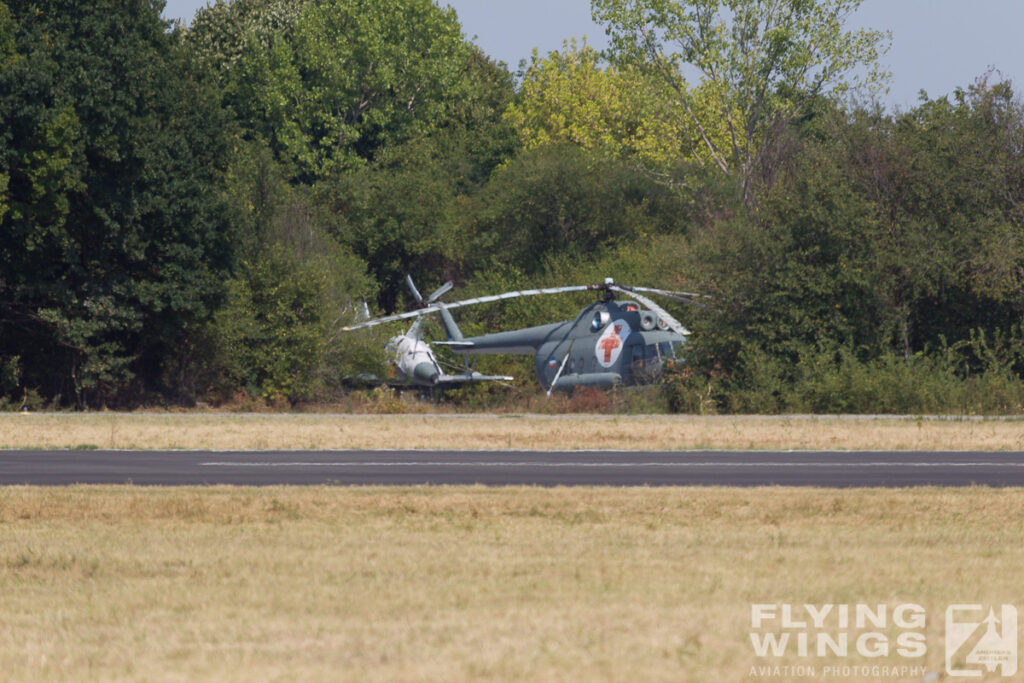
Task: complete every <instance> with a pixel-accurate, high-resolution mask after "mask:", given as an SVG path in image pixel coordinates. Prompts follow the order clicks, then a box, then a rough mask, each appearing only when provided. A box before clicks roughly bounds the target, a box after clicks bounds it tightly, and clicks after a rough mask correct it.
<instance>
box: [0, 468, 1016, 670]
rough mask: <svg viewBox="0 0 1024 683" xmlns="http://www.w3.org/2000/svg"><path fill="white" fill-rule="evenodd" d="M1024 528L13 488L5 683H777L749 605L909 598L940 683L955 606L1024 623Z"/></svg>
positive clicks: (839, 511)
mask: <svg viewBox="0 0 1024 683" xmlns="http://www.w3.org/2000/svg"><path fill="white" fill-rule="evenodd" d="M1022 518H1024V491H1022V490H1019V489H1015V490H989V489H967V490H962V491H950V490H943V489H915V490H898V491H892V492H890V491H879V490H846V491H824V490H804V491H799V492H796V491H795V490H793V489H778V488H775V489H771V488H769V489H687V488H675V489H571V490H569V489H547V490H545V489H530V488H508V489H484V488H441V489H438V488H411V489H381V488H307V489H301V488H271V489H238V488H228V487H218V488H208V489H173V490H172V489H160V488H151V489H143V488H132V487H72V488H60V489H43V488H24V487H16V488H4V489H0V524H2V525H3V534H2V535H0V589H2V593H0V594H2V596H3V599H2V600H0V662H3V667H4V668H3V673H2V674H0V677H2V678H5V679H10V680H124V679H131V680H140V679H144V680H196V679H217V680H239V681H241V680H245V681H250V680H351V681H395V680H399V681H402V680H444V681H459V680H498V681H521V680H554V681H560V680H561V681H582V680H612V681H656V680H666V681H669V680H670V681H739V680H771V681H784V680H791V677H788V676H781V677H772V678H770V679H758V678H756V677H754V678H751V677H749V672H750V667H751V666H752V665H755V664H759V663H764V660H758V659H757V658H756V657H755V655H754V653H753V650H752V646H751V644H750V640H749V631H750V628H749V626H750V609H751V607H750V606H751V603H755V602H759V603H765V602H768V603H776V602H778V603H805V602H807V603H815V604H823V603H850V604H856V603H868V604H872V605H874V604H876V603H885V604H888V605H896V604H899V603H901V602H907V601H909V602H914V603H918V604H920V605H922V606H924V607H925V608H926V609H927V610H928V622H927V625H926V628H925V629H924V630H925V632H926V633H927V645H928V653H927V655H926V656H925V657H924V658H923V659H916V660H913V661H912V662H911V663H913V664H914V665H917V666H925V667H927V670H928V671H941V670H942V668H943V659H942V658H943V652H942V646H941V643H942V628H943V627H942V614H943V610H944V609H945V606H946V605H948V604H949V603H951V602H975V601H977V602H988V603H994V604H997V605H998V604H1000V603H1013V604H1016V605H1018V606H1024V584H1022V583H1021V581H1020V576H1021V574H1020V571H1021V567H1022V566H1024V527H1022V526H1021V525H1020V524H1019V523H1016V520H1020V519H1022ZM1008 521H1013V523H1007V522H1008ZM770 661H771V663H778V664H786V663H790V664H793V663H796V660H795V659H782V660H770ZM825 661H831V663H836V661H835V660H825ZM901 661H902V662H903V663H906V661H907V660H896V661H895V663H900V662H901ZM804 663H807V661H806V660H805V661H804ZM822 663H823V662H821V661H819V662H818V666H819V667H820V666H821V664H822ZM840 663H849V664H856V663H861V664H863V663H865V660H863V659H858V658H857V657H853V656H851V657H850V659H849V660H846V661H843V662H840ZM868 663H894V660H891V659H883V660H881V661H878V660H871V661H869V662H868ZM814 680H818V678H815V679H814ZM847 680H851V679H847ZM852 680H865V678H864V677H856V678H854V679H852ZM867 680H871V678H870V677H868V678H867ZM883 680H892V679H890V678H883ZM915 680H917V679H915Z"/></svg>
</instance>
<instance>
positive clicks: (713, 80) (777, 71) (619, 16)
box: [591, 0, 887, 197]
mask: <svg viewBox="0 0 1024 683" xmlns="http://www.w3.org/2000/svg"><path fill="white" fill-rule="evenodd" d="M860 3H861V0H785V1H784V2H777V3H763V2H757V1H756V0H640V1H632V0H592V2H591V6H592V8H593V11H594V18H595V20H597V21H599V22H601V23H603V24H605V25H606V30H607V32H608V33H609V35H610V36H611V41H612V47H611V49H610V53H611V55H612V58H613V61H614V62H616V63H619V64H624V65H633V66H636V67H638V68H643V69H646V70H647V71H648V72H650V73H652V74H654V75H656V76H657V77H659V78H660V79H661V80H662V81H663V82H664V83H665V84H666V85H667V86H668V87H671V88H672V89H674V90H675V92H676V94H677V102H678V105H677V107H678V108H679V109H680V111H679V118H680V119H682V120H684V121H686V123H687V125H688V126H692V127H693V128H694V129H696V133H697V135H698V136H699V138H700V139H701V141H702V142H703V145H704V147H705V149H706V151H707V153H708V155H709V156H710V157H711V158H712V159H713V160H714V162H715V164H717V166H718V167H719V168H721V170H722V171H724V172H727V173H729V172H736V171H738V172H740V175H741V177H742V178H743V179H744V196H745V197H746V196H747V195H746V191H747V189H748V188H747V180H748V179H749V177H750V173H751V170H752V168H753V164H754V159H755V157H756V155H757V151H758V149H759V147H760V145H761V144H762V143H763V141H764V137H765V134H766V132H767V131H768V130H769V126H770V125H771V124H772V123H773V122H775V121H776V120H779V119H786V118H789V117H791V116H793V115H795V114H799V113H800V112H801V111H802V109H803V108H804V107H805V106H806V104H807V103H808V102H811V101H813V99H814V98H817V97H819V96H823V95H824V96H828V97H834V96H836V95H839V94H841V93H843V92H844V91H845V90H847V89H848V88H850V87H851V86H858V85H866V86H877V85H878V84H879V83H880V82H881V81H882V80H883V79H884V77H885V74H884V73H882V72H881V70H880V68H879V66H878V61H877V60H878V57H879V55H880V54H881V53H884V52H885V50H886V49H887V47H886V45H885V41H886V38H887V35H886V34H883V33H881V32H878V31H871V30H867V29H861V30H859V31H845V30H844V28H843V21H844V20H845V18H846V17H847V16H848V15H849V14H850V13H852V12H853V11H854V10H856V9H857V7H858V6H859V5H860ZM684 67H688V68H690V69H693V70H695V71H696V72H697V73H698V74H699V79H700V88H698V89H697V91H696V92H699V93H702V94H704V96H705V99H704V101H701V98H699V97H695V96H693V95H691V93H690V92H689V91H688V88H687V83H686V80H685V76H684V71H683V69H684ZM858 67H866V73H867V75H866V76H864V77H861V76H858V75H857V74H858V72H857V71H856V69H857V68H858ZM708 104H710V106H708ZM722 121H724V122H725V123H726V124H727V127H728V130H729V135H728V136H724V137H723V136H717V135H715V134H714V131H716V130H718V129H719V126H720V123H721V122H722Z"/></svg>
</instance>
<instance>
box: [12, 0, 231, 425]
mask: <svg viewBox="0 0 1024 683" xmlns="http://www.w3.org/2000/svg"><path fill="white" fill-rule="evenodd" d="M8 7H9V8H10V17H11V20H12V21H13V22H14V24H15V26H16V28H15V29H14V32H13V46H14V53H13V55H12V56H9V57H8V58H7V59H6V61H5V63H4V68H3V70H2V73H0V119H2V120H3V126H2V127H0V131H2V133H0V141H2V144H0V172H2V173H3V174H5V175H6V176H7V178H9V180H8V182H7V188H6V193H5V201H4V204H5V206H6V212H5V213H4V214H3V216H2V220H0V262H2V263H3V264H4V271H3V274H2V275H0V337H2V341H0V345H2V346H3V347H4V348H3V350H2V351H3V355H5V356H6V355H8V354H15V355H20V357H21V368H22V382H23V384H24V385H25V386H27V387H39V388H41V389H42V391H43V393H44V394H46V395H48V396H63V397H65V398H67V397H72V398H74V399H75V400H76V402H77V403H78V405H92V404H96V403H99V402H102V401H106V400H110V399H112V398H115V397H117V396H119V395H120V396H124V395H125V394H124V390H125V389H126V388H128V387H129V386H131V387H134V388H135V389H137V390H139V391H148V390H154V389H157V390H158V389H161V386H160V383H161V377H162V376H163V373H164V371H165V370H166V365H167V363H168V359H169V358H170V357H171V356H173V354H174V352H175V350H176V349H177V348H179V347H180V346H181V344H182V341H183V339H184V338H185V337H187V336H188V334H189V330H191V329H192V328H193V327H194V325H195V324H196V323H198V322H200V321H202V320H203V319H205V318H207V317H208V316H209V315H210V313H211V311H212V308H213V307H215V306H216V305H217V304H218V302H219V300H220V297H221V295H222V293H223V284H222V281H223V275H224V272H225V270H226V268H227V266H228V264H229V260H230V248H229V242H228V232H229V214H228V212H227V210H226V206H225V204H224V202H223V199H222V196H221V194H220V190H221V188H222V187H223V177H224V176H223V174H224V168H225V159H226V158H227V156H228V155H227V140H228V138H227V136H226V135H225V128H226V120H225V118H224V116H223V115H222V113H221V111H220V108H219V105H218V101H217V99H216V97H215V96H214V95H213V93H211V92H210V91H209V90H208V89H206V88H204V87H203V86H201V85H200V84H198V83H197V82H196V81H195V80H194V79H193V78H192V77H191V76H190V71H189V69H188V68H187V63H186V61H185V60H184V58H183V55H182V54H181V53H180V52H179V51H178V50H176V48H175V46H174V41H175V38H174V37H173V35H172V34H171V33H169V31H168V30H169V28H170V26H169V24H168V23H167V22H164V21H163V20H162V19H161V18H160V7H158V6H157V4H155V3H153V2H149V1H148V0H131V1H129V2H113V1H112V0H111V1H101V2H96V3H90V4H88V5H87V6H83V5H79V4H76V3H71V2H62V1H59V0H53V1H51V2H45V3H36V2H21V1H19V2H12V3H9V5H8ZM7 42H8V44H10V41H7ZM133 380H134V381H133Z"/></svg>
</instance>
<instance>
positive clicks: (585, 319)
mask: <svg viewBox="0 0 1024 683" xmlns="http://www.w3.org/2000/svg"><path fill="white" fill-rule="evenodd" d="M441 308H442V310H441V317H442V321H443V323H444V327H445V330H446V332H447V333H448V337H449V341H448V342H447V344H446V345H447V346H449V347H450V348H451V350H452V351H454V352H456V353H466V354H523V355H531V356H534V357H535V360H534V369H535V370H536V372H537V379H538V380H539V381H540V383H541V385H542V386H543V387H544V389H546V390H550V389H551V388H552V384H553V383H554V389H555V390H559V391H571V390H572V389H575V388H577V387H599V388H608V387H612V386H615V385H617V384H644V383H646V382H649V381H650V380H651V379H652V378H653V377H654V376H656V375H657V374H658V373H659V372H660V371H661V369H662V368H663V366H664V364H665V363H666V362H667V361H671V360H674V359H675V357H676V350H677V349H678V347H679V346H680V345H681V344H683V343H684V342H685V341H686V338H685V337H684V336H683V335H681V334H679V333H677V332H674V331H672V330H670V329H668V328H667V326H666V325H665V323H664V322H662V321H661V320H660V319H659V317H658V315H657V314H656V313H654V312H653V311H649V310H644V309H643V308H641V307H640V305H639V304H637V303H635V302H633V301H628V300H625V301H617V300H611V299H609V300H604V301H598V302H595V303H593V304H591V305H589V306H587V307H586V308H585V309H583V311H582V312H581V313H580V314H579V315H578V316H577V317H576V319H575V320H567V321H564V322H559V323H550V324H547V325H538V326H537V327H527V328H523V329H520V330H512V331H509V332H497V333H493V334H485V335H481V336H477V337H462V335H461V333H460V332H459V330H458V327H457V326H456V325H455V323H454V321H453V320H452V318H451V314H450V313H449V312H448V311H447V310H444V308H443V305H442V307H441Z"/></svg>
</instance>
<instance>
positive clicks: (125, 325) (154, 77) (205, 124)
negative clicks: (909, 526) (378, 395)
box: [0, 0, 1024, 412]
mask: <svg viewBox="0 0 1024 683" xmlns="http://www.w3.org/2000/svg"><path fill="white" fill-rule="evenodd" d="M858 5H859V0H779V1H778V2H771V3H765V2H759V1H757V0H629V1H627V0H594V1H593V4H592V9H593V12H594V16H595V17H596V18H597V20H598V21H600V22H601V23H602V24H603V25H604V26H605V27H606V28H607V30H608V31H609V34H610V35H611V38H612V40H611V45H610V47H609V49H608V50H606V51H604V52H603V53H598V52H597V51H596V50H594V49H593V48H592V47H590V46H588V45H586V44H585V43H582V44H576V43H574V42H567V43H566V44H565V45H564V46H563V48H562V49H561V50H560V51H556V52H552V53H550V54H547V55H543V56H541V55H540V54H537V53H535V54H534V56H533V59H532V61H531V62H530V63H529V65H528V66H527V68H526V69H525V70H524V71H523V73H522V74H521V76H522V78H521V79H519V80H517V79H516V77H515V76H513V74H511V73H509V71H508V69H507V68H506V66H505V65H503V64H501V63H497V62H495V61H494V60H492V59H491V58H489V57H488V56H487V55H486V54H485V53H484V52H483V51H482V50H481V49H480V48H479V47H477V46H475V45H473V44H472V43H471V42H470V41H468V40H466V38H465V37H464V35H463V32H462V28H461V26H460V24H459V20H458V17H457V16H456V15H455V13H454V12H453V11H452V10H451V9H450V8H444V9H442V8H441V7H440V6H439V4H438V3H435V2H431V1H430V0H396V1H395V2H389V3H372V2H367V1H366V0H233V1H230V2H229V1H225V0H217V1H216V2H214V3H213V4H212V5H210V6H208V7H206V8H204V9H202V10H200V11H199V12H198V13H197V15H196V17H195V19H194V21H193V22H191V24H190V26H189V27H188V28H185V27H182V26H178V25H176V24H172V23H170V22H166V21H163V20H162V19H161V18H160V10H161V3H159V2H156V1H154V0H122V1H120V2H113V0H99V1H98V2H95V3H91V4H88V5H81V4H75V3H71V2H68V1H67V0H12V1H10V2H6V3H5V2H0V117H2V120H3V125H2V126H0V409H3V408H6V409H11V408H17V407H19V406H30V407H38V406H42V405H53V406H75V407H78V408H93V407H102V406H120V407H134V406H139V405H145V404H149V403H164V404H171V403H174V404H186V405H187V404H190V403H192V402H194V401H198V400H204V401H209V402H213V403H222V402H235V403H236V404H237V405H248V406H258V405H261V404H268V403H269V404H273V405H278V406H289V405H295V404H298V403H302V402H310V401H313V402H329V401H336V400H338V399H339V397H342V396H345V395H346V392H347V391H348V390H349V389H348V384H347V382H348V380H351V379H352V378H354V377H359V376H363V375H365V374H366V373H371V374H376V375H378V376H380V375H381V373H382V372H384V368H383V365H384V361H385V357H384V354H383V352H382V346H383V344H384V342H385V341H386V339H387V337H388V334H389V332H388V330H381V331H380V333H379V334H376V335H375V334H373V333H371V334H366V335H349V336H343V335H342V334H341V333H340V328H341V327H342V326H343V325H344V324H345V323H347V322H349V321H351V320H352V319H353V318H354V317H355V316H356V312H357V311H358V310H360V309H361V308H362V302H363V301H365V302H366V304H367V305H368V306H369V307H370V309H371V310H372V312H373V313H378V312H381V313H390V312H394V311H397V310H401V309H403V308H404V307H405V306H406V305H408V304H409V303H410V302H409V300H408V294H407V293H406V289H405V287H404V284H403V280H404V278H405V276H406V275H407V274H409V275H412V276H413V277H414V279H415V280H416V281H417V283H419V284H420V286H421V287H423V288H428V289H429V288H432V287H434V286H436V285H437V284H440V283H441V282H443V281H444V280H447V279H453V280H455V281H456V284H457V286H458V287H459V290H458V291H459V292H462V293H464V294H465V295H466V296H472V295H477V294H493V293H497V292H499V291H505V290H508V289H521V288H526V287H543V286H555V285H562V284H579V283H585V282H594V281H600V280H601V279H602V278H604V277H608V276H611V277H614V278H616V279H617V280H618V281H621V282H627V281H631V282H633V283H635V284H641V285H649V286H654V287H665V288H669V289H684V290H687V291H698V292H703V293H706V294H708V295H711V296H712V297H713V299H712V301H713V304H712V305H710V306H708V307H707V308H706V309H701V308H696V307H683V306H681V305H680V306H677V305H676V304H675V303H671V304H668V307H669V310H670V312H672V314H673V315H675V316H677V317H679V318H680V319H682V320H683V321H684V322H685V324H686V325H687V327H688V328H690V329H691V330H692V331H693V332H692V334H691V336H690V338H689V340H688V341H689V344H688V347H687V348H686V349H685V351H684V354H683V357H682V358H681V359H680V362H678V363H677V364H676V365H675V367H674V369H673V370H672V371H671V372H669V373H667V374H666V375H665V376H664V377H662V379H661V380H660V383H659V384H658V385H657V386H654V387H651V388H650V389H649V390H648V392H647V393H645V394H644V395H645V396H650V395H654V396H656V397H659V398H657V400H658V401H661V403H660V404H659V405H663V406H665V407H666V408H669V409H673V410H689V411H709V410H711V411H745V412H774V411H809V412H836V411H871V412H878V411H882V410H891V411H898V412H942V411H954V412H1006V411H1020V410H1024V379H1022V376H1024V209H1022V207H1024V105H1022V104H1021V102H1020V99H1019V97H1018V96H1017V95H1016V94H1015V90H1014V87H1013V84H1012V83H1011V82H1010V81H1008V80H1003V79H1002V78H1001V77H1000V76H999V75H998V74H996V73H989V74H983V75H981V76H980V77H979V79H978V80H977V81H976V82H974V83H973V84H965V86H964V87H963V88H961V89H959V90H957V91H956V92H955V93H953V94H952V95H951V96H949V97H942V98H938V99H927V98H924V97H923V98H922V100H921V101H920V103H919V104H918V105H917V106H915V107H914V108H912V109H910V110H909V111H903V112H888V111H885V110H884V109H883V108H881V107H880V106H878V105H873V104H871V105H863V104H858V103H857V102H858V101H859V102H864V101H866V100H865V99H864V98H861V99H860V100H857V99H855V98H847V97H845V93H846V92H848V91H849V90H851V89H856V88H857V87H859V86H864V87H866V88H867V90H860V91H859V92H860V94H861V95H865V94H867V95H870V88H871V87H872V86H876V85H878V84H880V83H881V82H883V79H882V76H883V75H882V74H881V72H880V69H879V67H878V60H879V57H880V56H881V54H882V53H883V52H884V49H885V48H886V42H887V36H886V34H884V33H881V32H878V31H872V30H863V31H851V30H849V29H848V28H847V26H846V17H847V16H848V15H849V13H850V12H852V11H853V10H855V9H856V8H857V6H858ZM453 296H454V295H453ZM586 302H587V298H586V296H581V297H571V296H570V297H567V298H564V299H555V298H550V299H543V300H539V299H532V300H525V299H524V300H518V301H510V302H507V303H502V304H497V305H495V306H493V307H478V308H476V309H469V310H467V309H460V311H459V318H460V324H461V325H463V327H464V329H465V330H466V331H467V332H469V331H472V332H473V333H484V332H488V331H498V330H507V329H510V328H513V327H518V326H526V325H536V324H542V323H550V322H552V321H554V320H560V319H568V318H571V317H572V316H574V315H576V314H577V313H578V311H579V310H580V307H581V306H583V305H584V304H585V303H586ZM430 325H431V324H430V323H427V324H426V326H425V329H426V330H427V331H428V336H429V335H431V334H434V333H435V332H436V333H437V334H441V332H440V331H437V330H436V329H435V328H431V326H430ZM441 354H442V356H443V351H442V352H441ZM480 363H481V364H480V365H479V366H478V368H479V369H481V370H483V371H485V372H490V373H495V374H514V375H516V376H517V377H518V379H517V380H516V382H517V384H518V391H514V392H512V393H511V395H513V396H520V397H522V396H528V395H529V392H530V391H531V390H532V388H533V387H534V386H535V385H534V383H533V382H532V381H531V374H532V368H531V363H530V362H524V363H519V361H516V360H507V359H502V358H493V359H484V360H482V361H480ZM517 363H518V364H517ZM652 392H653V393H652ZM507 393H508V392H507V391H505V388H504V387H503V388H501V389H500V390H499V389H498V388H494V387H477V388H468V389H464V390H462V391H461V393H460V394H459V396H460V397H461V398H460V400H463V401H466V402H472V401H475V400H485V399H486V400H497V399H496V397H497V396H499V395H504V394H507ZM631 395H632V394H631ZM645 400H646V399H645Z"/></svg>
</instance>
